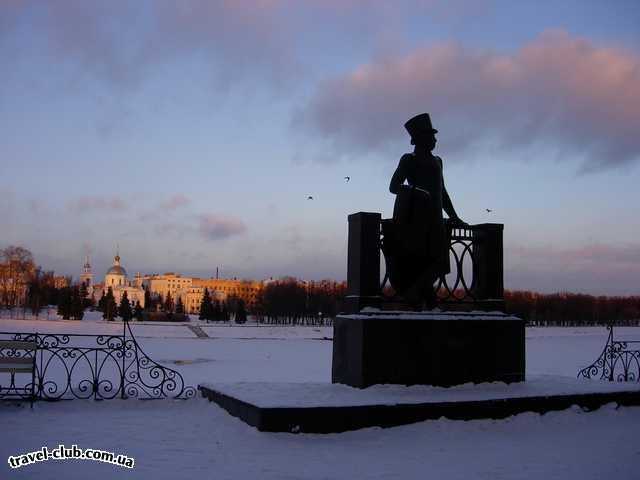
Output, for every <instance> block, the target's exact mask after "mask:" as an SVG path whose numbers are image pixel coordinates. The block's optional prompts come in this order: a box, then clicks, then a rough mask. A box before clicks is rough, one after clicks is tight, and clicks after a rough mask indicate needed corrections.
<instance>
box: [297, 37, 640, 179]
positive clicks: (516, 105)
mask: <svg viewBox="0 0 640 480" xmlns="http://www.w3.org/2000/svg"><path fill="white" fill-rule="evenodd" d="M422 111H429V112H430V113H431V114H432V119H433V121H434V124H435V127H436V128H438V129H439V130H440V134H439V139H440V140H441V141H442V142H443V143H445V144H446V145H447V148H448V151H453V150H455V149H460V150H470V149H473V148H474V147H477V146H478V145H480V144H486V143H487V142H489V143H492V144H493V145H494V147H493V148H499V149H513V148H516V149H517V148H523V147H528V146H531V145H536V144H538V143H540V144H542V143H549V144H551V145H554V146H555V147H556V149H557V150H559V151H561V152H562V153H563V154H566V153H570V154H572V155H573V156H578V157H580V158H582V159H583V163H582V167H583V168H584V169H586V170H598V169H604V168H609V167H616V166H621V165H625V164H630V163H634V162H637V161H638V160H640V135H638V134H637V132H639V131H640V56H638V54H637V53H633V52H630V51H625V50H622V49H620V48H612V47H604V46H599V45H595V44H594V43H593V42H591V41H589V40H587V39H584V38H577V37H574V36H571V35H569V34H568V33H566V32H564V31H547V32H544V33H543V34H541V35H540V36H539V37H537V38H536V39H534V40H533V41H531V42H530V43H528V44H526V45H524V46H523V47H522V48H521V49H519V50H518V51H516V52H515V53H512V54H501V53H495V52H490V51H480V50H476V49H470V48H467V47H464V46H462V45H460V44H456V43H447V44H440V45H434V46H429V47H424V48H419V49H417V50H414V51H413V52H411V53H409V54H408V55H404V56H390V57H385V58H379V59H376V60H375V61H373V62H371V63H369V64H365V65H361V66H359V67H358V68H356V69H354V70H353V71H351V72H350V73H348V74H346V75H343V76H339V77H336V78H333V79H331V80H329V81H326V82H325V83H323V84H322V85H321V86H320V87H319V88H318V89H317V91H316V92H315V94H314V95H313V97H312V98H311V100H310V101H309V103H308V104H307V105H306V106H304V107H303V108H302V109H300V110H299V111H298V112H297V114H296V115H295V118H294V124H295V125H300V124H302V125H303V127H304V128H305V129H307V130H309V131H311V132H313V133H314V134H317V133H319V134H321V135H322V136H324V137H325V138H326V139H328V140H330V141H331V142H333V143H334V144H335V146H336V147H337V148H340V149H348V150H351V151H354V152H367V151H376V150H379V149H381V148H386V147H388V146H389V145H390V144H392V143H393V142H396V141H400V140H401V139H405V140H406V132H404V130H403V128H402V125H403V124H404V122H405V121H406V120H407V119H408V118H410V117H411V116H413V115H415V114H417V113H420V112H422ZM407 143H408V142H407Z"/></svg>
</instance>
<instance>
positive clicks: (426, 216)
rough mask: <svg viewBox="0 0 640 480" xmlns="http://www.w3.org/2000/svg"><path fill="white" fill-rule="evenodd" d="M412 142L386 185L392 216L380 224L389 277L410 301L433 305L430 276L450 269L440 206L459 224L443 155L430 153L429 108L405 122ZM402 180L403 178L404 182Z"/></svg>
mask: <svg viewBox="0 0 640 480" xmlns="http://www.w3.org/2000/svg"><path fill="white" fill-rule="evenodd" d="M404 126H405V128H406V129H407V131H408V132H409V135H410V136H411V144H412V145H414V146H415V148H414V150H413V153H406V154H404V155H403V156H402V157H401V158H400V163H399V165H398V168H396V171H395V172H394V174H393V177H392V178H391V184H390V185H389V190H390V191H391V193H393V194H395V195H396V202H395V206H394V212H393V220H392V222H390V223H386V224H383V233H384V238H385V244H386V245H385V246H384V247H383V249H384V250H385V252H384V253H385V257H386V258H387V268H388V269H389V280H390V282H391V286H392V287H393V288H394V289H395V290H396V292H397V293H398V294H399V295H400V296H402V297H404V299H405V300H406V301H407V302H408V303H410V304H411V305H413V306H421V305H422V303H423V302H425V303H426V305H427V306H428V307H430V308H432V307H433V306H435V302H436V293H435V291H434V282H435V281H436V280H437V279H438V278H439V277H440V276H443V275H445V274H447V273H449V270H450V267H449V238H448V233H447V229H446V228H445V221H444V218H443V216H442V210H443V209H444V211H445V212H446V213H447V215H448V216H449V222H454V223H457V224H460V225H465V223H464V222H463V221H462V220H460V217H458V214H457V213H456V211H455V209H454V208H453V204H452V203H451V199H450V198H449V194H448V193H447V190H446V188H445V185H444V177H443V174H442V159H441V158H440V157H437V156H435V155H433V153H432V151H433V149H434V148H435V146H436V136H435V134H436V133H437V132H438V131H437V130H436V129H434V128H433V126H432V124H431V118H430V117H429V114H428V113H422V114H420V115H416V116H415V117H413V118H412V119H410V120H409V121H408V122H407V123H405V125H404ZM405 181H406V183H405Z"/></svg>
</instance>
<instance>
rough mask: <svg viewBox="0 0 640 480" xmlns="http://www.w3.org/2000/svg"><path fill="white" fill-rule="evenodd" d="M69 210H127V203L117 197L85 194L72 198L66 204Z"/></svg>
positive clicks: (79, 211)
mask: <svg viewBox="0 0 640 480" xmlns="http://www.w3.org/2000/svg"><path fill="white" fill-rule="evenodd" d="M68 208H69V210H71V211H72V212H76V213H84V212H92V211H100V210H102V211H113V212H120V211H124V210H128V208H129V205H128V204H127V203H126V202H125V201H124V200H122V199H121V198H119V197H105V196H91V195H85V196H82V197H79V198H77V199H75V200H72V201H70V202H69V204H68Z"/></svg>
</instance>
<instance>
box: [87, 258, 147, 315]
mask: <svg viewBox="0 0 640 480" xmlns="http://www.w3.org/2000/svg"><path fill="white" fill-rule="evenodd" d="M87 263H88V262H87ZM109 288H111V291H112V292H113V297H114V298H115V301H116V304H118V305H120V301H121V300H122V296H123V295H124V293H125V292H127V298H128V299H129V303H130V304H131V305H132V306H133V305H135V304H136V302H140V306H141V307H143V308H144V289H143V288H142V287H138V286H136V285H135V284H134V283H132V282H130V281H129V280H128V278H127V271H126V270H125V269H124V267H123V266H122V265H121V264H120V255H117V254H116V256H115V257H114V259H113V265H112V266H111V268H109V270H107V273H106V274H105V276H104V283H102V284H96V285H93V291H92V293H93V294H94V296H95V298H96V300H99V299H100V297H101V296H102V295H106V294H107V292H108V291H109Z"/></svg>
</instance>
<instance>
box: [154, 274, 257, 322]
mask: <svg viewBox="0 0 640 480" xmlns="http://www.w3.org/2000/svg"><path fill="white" fill-rule="evenodd" d="M142 284H143V285H144V287H145V288H147V289H148V290H149V293H151V294H152V295H156V296H160V295H161V296H162V298H163V299H166V298H167V295H168V294H170V295H171V298H172V299H173V300H174V302H177V301H178V298H181V299H182V304H183V305H184V308H185V312H186V313H200V304H201V303H202V297H203V296H204V290H205V288H206V289H207V290H208V291H209V295H210V296H211V299H212V300H213V301H218V302H226V301H227V299H228V298H229V297H237V298H240V299H242V300H243V301H244V303H245V305H246V307H247V308H253V307H254V306H255V304H256V300H257V296H258V293H259V292H260V290H261V289H262V282H254V281H250V280H235V279H234V280H230V279H221V278H207V279H202V278H193V277H183V276H182V275H180V274H177V273H174V272H167V273H164V274H162V275H147V276H145V277H143V280H142Z"/></svg>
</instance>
